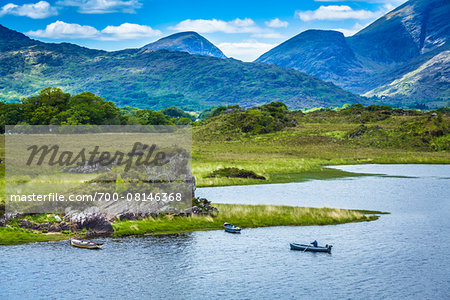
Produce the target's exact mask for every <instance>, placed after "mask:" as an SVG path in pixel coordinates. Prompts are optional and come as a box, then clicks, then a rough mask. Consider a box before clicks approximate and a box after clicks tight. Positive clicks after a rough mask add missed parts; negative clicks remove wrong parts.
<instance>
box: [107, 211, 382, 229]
mask: <svg viewBox="0 0 450 300" xmlns="http://www.w3.org/2000/svg"><path fill="white" fill-rule="evenodd" d="M214 206H216V207H217V208H218V209H219V215H218V216H217V217H215V218H212V217H209V216H201V217H173V216H163V217H158V218H147V219H143V220H139V221H119V222H116V223H115V224H113V227H114V231H115V232H114V235H116V236H125V235H142V234H168V233H179V232H187V231H197V230H215V229H223V223H224V222H229V223H232V224H234V225H237V226H239V227H241V228H254V227H268V226H309V225H335V224H343V223H349V222H364V221H373V220H376V219H378V216H376V215H375V214H380V212H375V211H365V212H364V213H362V212H360V211H356V210H347V209H337V208H326V207H324V208H308V207H291V206H275V205H241V204H214Z"/></svg>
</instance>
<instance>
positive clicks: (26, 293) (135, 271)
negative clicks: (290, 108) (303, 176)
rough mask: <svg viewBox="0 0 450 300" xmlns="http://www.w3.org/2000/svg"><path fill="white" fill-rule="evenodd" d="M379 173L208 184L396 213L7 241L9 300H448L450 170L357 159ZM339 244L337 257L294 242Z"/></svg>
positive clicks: (214, 191) (3, 278) (223, 199)
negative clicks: (83, 241)
mask: <svg viewBox="0 0 450 300" xmlns="http://www.w3.org/2000/svg"><path fill="white" fill-rule="evenodd" d="M338 168H340V169H342V170H345V171H349V172H357V173H371V174H374V175H373V176H364V177H348V178H340V179H334V180H312V181H307V182H302V183H290V184H273V185H257V186H238V187H219V188H202V189H198V190H197V195H199V196H205V197H207V198H208V199H210V200H212V201H213V202H216V203H218V202H220V203H249V204H283V205H294V206H313V207H323V206H329V207H339V208H359V209H371V210H381V211H388V212H391V214H390V215H382V216H381V217H380V219H379V220H378V221H374V222H364V223H354V224H343V225H337V226H308V227H291V226H290V227H272V228H257V229H245V230H243V232H242V234H240V235H232V234H227V233H225V232H223V231H221V230H220V231H208V232H193V233H186V234H179V235H169V236H158V237H155V236H148V237H143V238H122V239H115V238H107V239H104V240H105V242H106V245H105V247H104V250H102V251H89V250H84V249H77V248H73V247H70V246H69V245H68V242H67V241H63V242H49V243H38V244H30V245H19V246H8V247H6V246H3V247H1V246H0V298H8V299H11V298H27V299H31V298H44V297H45V298H52V299H73V298H93V297H96V298H105V299H124V298H166V299H179V298H189V299H212V298H226V299H308V298H315V299H317V298H318V299H333V298H334V299H336V298H346V299H380V298H401V299H405V298H410V299H449V298H450V196H449V195H450V184H449V183H450V180H449V179H450V165H358V166H340V167H338ZM315 239H316V240H318V241H319V244H333V245H334V247H333V251H332V254H327V253H309V252H304V253H303V252H299V251H291V250H289V242H300V243H302V242H303V243H309V242H311V241H313V240H315Z"/></svg>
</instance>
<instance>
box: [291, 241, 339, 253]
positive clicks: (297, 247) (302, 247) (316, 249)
mask: <svg viewBox="0 0 450 300" xmlns="http://www.w3.org/2000/svg"><path fill="white" fill-rule="evenodd" d="M332 247H333V246H332V245H326V246H325V247H323V246H317V247H314V246H313V245H305V244H296V243H291V250H300V251H311V252H328V253H331V248H332Z"/></svg>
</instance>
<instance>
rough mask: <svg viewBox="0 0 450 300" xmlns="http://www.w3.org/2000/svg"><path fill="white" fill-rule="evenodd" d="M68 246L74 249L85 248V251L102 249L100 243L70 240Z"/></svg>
mask: <svg viewBox="0 0 450 300" xmlns="http://www.w3.org/2000/svg"><path fill="white" fill-rule="evenodd" d="M70 244H71V245H72V246H74V247H78V248H85V249H97V250H98V249H102V246H103V244H102V243H94V242H88V241H82V240H75V239H70Z"/></svg>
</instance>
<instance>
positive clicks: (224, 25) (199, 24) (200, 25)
mask: <svg viewBox="0 0 450 300" xmlns="http://www.w3.org/2000/svg"><path fill="white" fill-rule="evenodd" d="M169 29H170V30H175V31H195V32H199V33H211V32H224V33H258V32H261V28H259V27H258V26H256V24H255V22H254V21H253V20H252V19H249V18H245V19H239V18H237V19H235V20H232V21H228V22H227V21H222V20H217V19H211V20H204V19H197V20H191V19H187V20H184V21H181V22H180V23H178V24H177V25H175V26H171V27H169Z"/></svg>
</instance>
